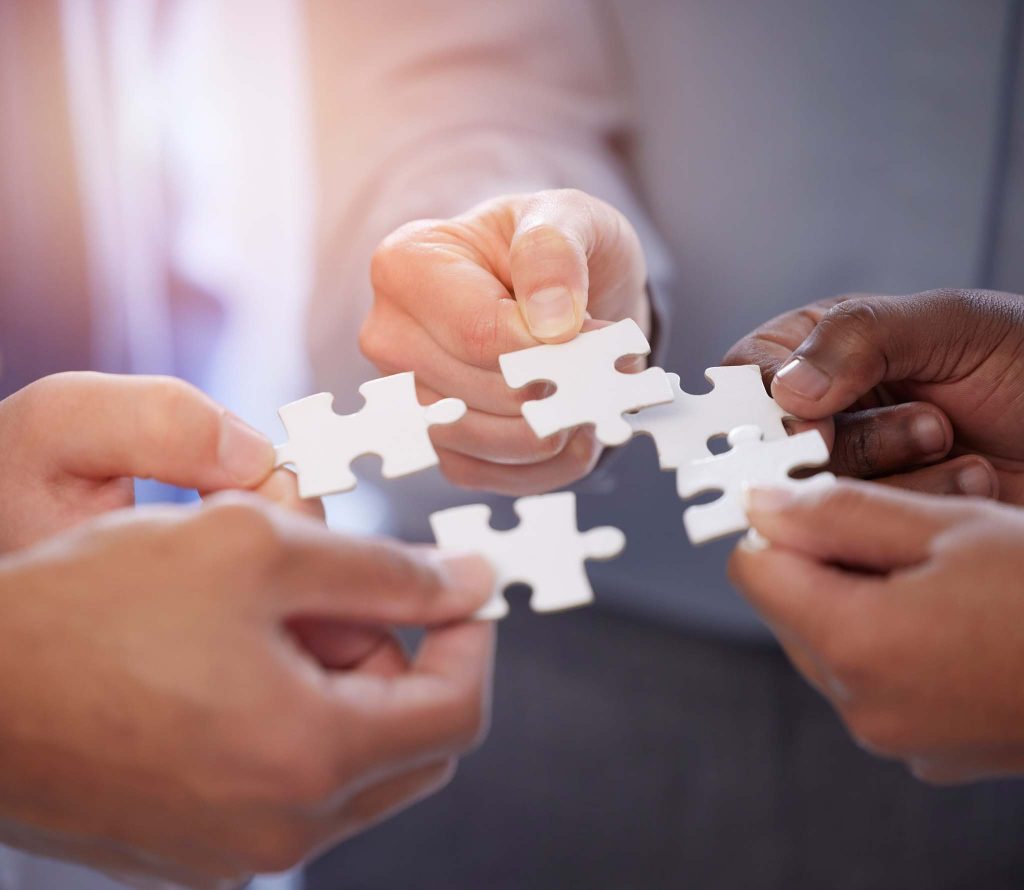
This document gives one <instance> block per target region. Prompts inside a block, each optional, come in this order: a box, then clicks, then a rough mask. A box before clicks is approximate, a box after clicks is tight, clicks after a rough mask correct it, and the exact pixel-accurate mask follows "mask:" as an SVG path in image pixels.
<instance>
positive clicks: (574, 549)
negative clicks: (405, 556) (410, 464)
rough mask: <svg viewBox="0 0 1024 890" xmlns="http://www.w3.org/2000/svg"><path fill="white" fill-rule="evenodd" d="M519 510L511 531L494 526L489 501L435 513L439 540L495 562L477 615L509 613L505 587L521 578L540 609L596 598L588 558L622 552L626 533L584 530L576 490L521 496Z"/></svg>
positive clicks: (552, 609) (608, 528)
mask: <svg viewBox="0 0 1024 890" xmlns="http://www.w3.org/2000/svg"><path fill="white" fill-rule="evenodd" d="M515 511H516V515H517V516H518V517H519V525H518V526H516V527H515V528H513V529H510V530H508V531H498V530H496V529H494V528H492V527H491V508H490V507H488V506H487V505H486V504H470V505H468V506H464V507H452V508H451V509H449V510H441V511H439V512H437V513H434V514H433V515H431V517H430V527H431V528H432V529H433V532H434V537H435V539H436V540H437V543H438V546H440V547H441V548H442V549H445V550H455V551H462V552H471V553H479V554H480V555H481V556H483V557H485V558H486V559H487V560H488V561H490V563H491V565H492V566H493V568H494V572H495V582H494V591H493V593H492V596H491V600H490V602H489V603H488V604H487V605H485V606H484V607H483V608H482V609H481V610H480V611H479V612H478V613H477V615H476V617H477V618H481V619H486V620H492V619H498V618H503V617H504V616H505V615H507V614H508V602H507V601H506V600H505V597H504V596H503V595H502V591H503V590H504V589H505V588H506V587H507V586H508V585H509V584H515V583H522V584H528V585H530V587H531V588H532V589H533V595H532V596H531V597H530V606H531V607H532V608H533V610H534V611H535V612H555V611H558V610H560V609H571V608H573V607H575V606H583V605H586V604H587V603H590V602H593V599H594V592H593V590H592V589H591V586H590V581H589V579H588V578H587V571H586V567H585V566H584V562H585V560H588V559H611V558H612V557H614V556H618V554H619V553H621V552H622V549H623V548H624V547H625V546H626V536H625V535H624V534H623V533H622V532H621V531H620V530H619V529H617V528H612V527H611V526H603V527H601V528H592V529H590V530H589V531H585V532H580V530H579V527H578V526H577V524H576V495H574V494H573V493H572V492H557V493H555V494H545V495H536V496H534V497H525V498H519V500H517V501H516V502H515Z"/></svg>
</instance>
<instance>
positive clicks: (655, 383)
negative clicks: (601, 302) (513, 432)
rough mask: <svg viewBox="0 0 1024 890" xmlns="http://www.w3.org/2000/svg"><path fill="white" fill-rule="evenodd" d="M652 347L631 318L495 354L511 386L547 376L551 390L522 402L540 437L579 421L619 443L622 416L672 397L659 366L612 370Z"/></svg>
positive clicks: (623, 433) (624, 434) (624, 429)
mask: <svg viewBox="0 0 1024 890" xmlns="http://www.w3.org/2000/svg"><path fill="white" fill-rule="evenodd" d="M650 351H651V347H650V345H649V344H648V342H647V338H646V337H645V336H644V334H643V331H641V330H640V327H639V325H637V323H636V322H635V321H633V320H632V319H629V318H627V319H625V320H624V321H620V322H616V323H615V324H613V325H609V326H608V327H605V328H600V329H598V330H596V331H589V332H587V333H586V334H580V335H579V336H577V337H576V338H575V339H574V340H570V341H569V342H567V343H551V344H545V345H543V346H534V347H531V348H530V349H523V350H520V351H518V352H508V353H505V355H502V356H500V358H499V359H498V361H499V363H500V365H501V372H502V374H504V376H505V382H506V383H507V384H508V385H509V386H511V387H512V388H513V389H519V388H520V387H522V386H526V385H527V384H528V383H534V382H536V381H540V380H547V381H550V382H551V383H554V384H555V386H556V391H555V393H554V395H552V396H549V397H548V398H546V399H537V400H534V401H531V402H524V403H523V417H525V418H526V422H527V423H528V424H529V425H530V428H531V429H532V430H533V431H534V432H535V433H536V434H537V435H538V436H539V437H540V438H542V439H543V438H545V437H546V436H550V435H553V434H554V433H557V432H559V431H561V430H567V429H571V428H573V427H576V426H582V425H583V424H588V423H592V424H594V431H595V434H596V435H597V438H598V440H599V441H600V442H602V443H604V444H605V445H621V444H622V443H623V442H625V441H626V440H627V439H628V438H629V437H630V436H631V435H632V429H631V428H630V425H629V424H628V423H627V422H626V421H625V420H624V419H623V417H622V415H623V414H624V413H625V412H627V411H635V410H636V409H637V408H646V407H647V406H649V405H657V404H661V403H663V402H671V401H672V387H671V385H670V384H669V381H668V377H667V376H666V374H665V372H664V371H663V370H662V369H661V368H648V369H647V370H646V371H641V372H640V373H639V374H623V373H621V372H620V371H617V370H615V362H616V361H617V360H618V359H620V358H622V357H623V356H629V355H647V354H648V353H649V352H650Z"/></svg>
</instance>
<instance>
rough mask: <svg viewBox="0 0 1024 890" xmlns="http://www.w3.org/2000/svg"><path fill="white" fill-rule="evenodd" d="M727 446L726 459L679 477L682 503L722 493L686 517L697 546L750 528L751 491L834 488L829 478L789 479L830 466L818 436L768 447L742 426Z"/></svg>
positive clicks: (697, 465)
mask: <svg viewBox="0 0 1024 890" xmlns="http://www.w3.org/2000/svg"><path fill="white" fill-rule="evenodd" d="M729 445H730V446H732V447H731V449H730V450H729V451H727V452H725V453H724V454H718V455H715V456H714V457H708V458H704V459H703V460H698V461H693V462H692V463H690V464H688V465H687V466H684V467H681V468H680V469H679V470H678V471H677V474H676V488H677V491H678V493H679V497H681V498H684V499H685V498H692V497H695V496H696V495H699V494H702V493H703V492H706V491H716V490H717V491H721V492H722V495H721V497H719V498H718V499H717V500H715V501H712V502H711V503H709V504H698V505H696V506H693V507H690V508H689V509H688V510H687V511H686V512H685V513H684V514H683V525H684V526H685V527H686V534H687V535H688V536H689V538H690V541H691V542H692V543H694V544H704V543H706V542H708V541H714V540H716V539H718V538H721V537H724V536H725V535H729V534H732V533H734V532H740V531H743V530H744V529H745V528H747V527H748V526H749V523H748V521H747V514H746V510H745V509H744V505H743V498H744V494H745V492H746V489H747V488H748V487H749V486H751V485H774V486H785V487H805V488H806V487H809V486H816V487H820V486H824V485H831V484H833V483H834V482H835V479H836V477H835V476H833V475H832V474H831V473H818V474H817V475H815V476H811V477H809V478H807V479H794V478H793V477H792V476H790V473H792V472H794V471H795V470H800V469H805V468H807V467H815V466H821V465H823V464H826V463H828V459H829V452H828V447H827V446H826V445H825V440H824V439H822V437H821V433H819V432H818V431H817V430H808V431H807V432H805V433H798V434H797V435H795V436H789V437H787V438H785V439H776V440H774V441H770V442H769V441H765V439H764V435H763V433H762V431H761V430H760V429H759V428H758V427H756V426H741V427H737V428H736V429H734V430H733V431H732V432H730V433H729Z"/></svg>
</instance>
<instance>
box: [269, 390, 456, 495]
mask: <svg viewBox="0 0 1024 890" xmlns="http://www.w3.org/2000/svg"><path fill="white" fill-rule="evenodd" d="M359 393H360V395H362V397H363V399H364V400H365V402H366V404H365V406H364V407H363V408H362V409H361V410H360V411H358V412H356V413H355V414H335V413H334V409H333V407H332V405H333V403H334V396H332V395H331V394H330V393H327V392H321V393H317V394H316V395H312V396H307V397H306V398H304V399H299V400H298V401H297V402H292V403H290V404H288V405H285V406H284V407H283V408H281V410H280V411H279V412H278V413H279V415H280V417H281V422H282V423H283V424H284V428H285V430H286V431H287V433H288V442H287V443H286V444H284V445H279V446H277V448H276V449H275V453H276V460H275V463H274V466H277V467H279V466H282V465H283V464H293V465H294V466H295V468H296V472H297V474H298V477H299V495H300V496H301V497H304V498H313V497H322V496H323V495H327V494H334V493H336V492H340V491H349V490H350V489H352V488H355V486H356V477H355V474H354V473H353V472H352V469H351V464H352V461H354V460H355V459H356V458H357V457H359V456H361V455H363V454H379V455H380V456H381V458H382V461H381V475H382V476H384V478H385V479H394V478H396V477H398V476H405V475H407V474H409V473H416V472H419V471H420V470H425V469H427V468H428V467H432V466H435V465H436V464H437V461H438V458H437V452H436V451H434V446H433V445H432V444H431V442H430V435H429V428H430V427H431V426H433V425H434V424H438V423H454V422H455V421H456V420H458V419H459V418H460V417H462V416H463V414H465V413H466V405H465V403H464V402H462V401H461V400H459V399H441V400H440V401H438V402H435V403H434V404H432V405H421V404H420V402H419V399H417V397H416V383H415V378H414V376H413V374H412V372H411V371H410V372H406V373H403V374H394V375H392V376H390V377H381V378H379V379H377V380H370V381H368V382H366V383H364V384H363V385H362V386H360V387H359Z"/></svg>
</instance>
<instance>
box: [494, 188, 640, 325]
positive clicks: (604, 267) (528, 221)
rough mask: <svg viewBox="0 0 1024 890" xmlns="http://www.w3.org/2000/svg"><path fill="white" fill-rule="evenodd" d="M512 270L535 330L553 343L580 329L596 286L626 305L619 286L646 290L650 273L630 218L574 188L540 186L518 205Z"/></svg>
mask: <svg viewBox="0 0 1024 890" xmlns="http://www.w3.org/2000/svg"><path fill="white" fill-rule="evenodd" d="M509 274H510V276H511V279H512V290H513V292H514V294H515V298H516V301H517V302H518V303H519V308H520V310H521V311H522V314H523V318H524V319H525V320H526V324H527V327H528V328H529V329H530V333H531V334H533V336H534V337H536V338H537V339H538V340H542V341H548V342H561V341H564V340H571V339H572V338H573V337H575V336H576V334H578V333H579V332H580V329H581V327H582V326H583V322H584V320H585V319H586V315H587V308H588V302H589V301H590V299H591V297H592V294H591V290H592V288H596V289H597V290H598V291H609V294H608V296H609V297H610V298H611V302H612V303H615V304H620V303H621V304H623V306H628V301H627V299H626V297H622V298H621V299H618V298H617V296H616V293H617V292H618V291H622V293H623V294H629V295H632V296H635V295H636V294H641V293H642V292H643V288H644V283H645V281H646V275H647V273H646V268H645V265H644V262H643V251H642V250H641V248H640V244H639V240H638V238H637V236H636V233H635V232H634V230H633V228H632V226H630V225H629V223H628V222H627V221H626V219H625V217H623V216H622V214H621V213H619V211H618V210H616V209H615V208H614V207H612V206H611V205H609V204H606V203H604V202H603V201H600V200H598V199H597V198H593V197H591V196H590V195H587V194H585V193H583V192H580V191H576V190H575V189H561V190H557V191H547V192H540V193H538V194H536V195H533V196H531V197H530V198H528V199H527V200H526V201H525V203H524V204H523V205H522V206H521V207H520V208H519V209H518V211H517V214H516V228H515V232H514V234H513V236H512V240H511V243H510V245H509ZM606 279H607V280H606ZM604 308H606V309H607V308H609V307H604ZM626 314H628V312H627V313H626ZM620 317H622V316H621V315H615V316H613V317H611V320H618V318H620Z"/></svg>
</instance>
